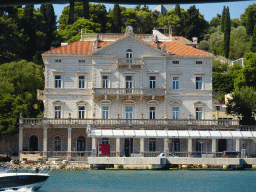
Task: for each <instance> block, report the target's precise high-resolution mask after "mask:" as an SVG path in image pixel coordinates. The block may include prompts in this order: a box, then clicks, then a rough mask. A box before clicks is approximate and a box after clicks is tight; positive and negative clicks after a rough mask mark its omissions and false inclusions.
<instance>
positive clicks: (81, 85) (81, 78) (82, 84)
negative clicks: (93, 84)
mask: <svg viewBox="0 0 256 192" xmlns="http://www.w3.org/2000/svg"><path fill="white" fill-rule="evenodd" d="M79 88H80V89H84V88H85V76H79Z"/></svg>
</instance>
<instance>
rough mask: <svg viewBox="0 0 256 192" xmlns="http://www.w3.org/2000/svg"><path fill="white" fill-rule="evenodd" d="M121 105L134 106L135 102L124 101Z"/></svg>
mask: <svg viewBox="0 0 256 192" xmlns="http://www.w3.org/2000/svg"><path fill="white" fill-rule="evenodd" d="M123 104H124V105H135V104H136V102H135V101H133V100H125V101H124V102H123Z"/></svg>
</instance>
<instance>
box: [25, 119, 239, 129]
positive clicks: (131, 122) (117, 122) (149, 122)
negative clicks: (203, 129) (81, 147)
mask: <svg viewBox="0 0 256 192" xmlns="http://www.w3.org/2000/svg"><path fill="white" fill-rule="evenodd" d="M87 124H91V125H93V126H94V127H100V128H104V126H106V127H109V126H111V127H112V128H114V127H118V126H127V127H132V126H143V127H145V128H146V127H151V128H157V127H161V126H162V127H169V126H177V127H178V126H191V127H192V126H197V127H198V126H216V128H217V127H218V126H220V127H225V128H226V127H229V126H238V125H239V121H238V120H207V119H204V120H198V119H178V120H174V119H74V118H65V119H54V118H21V119H20V125H23V126H31V125H33V126H40V127H42V126H43V125H46V126H47V125H48V126H56V127H62V126H63V127H65V125H72V126H74V127H76V126H77V127H84V128H86V125H87Z"/></svg>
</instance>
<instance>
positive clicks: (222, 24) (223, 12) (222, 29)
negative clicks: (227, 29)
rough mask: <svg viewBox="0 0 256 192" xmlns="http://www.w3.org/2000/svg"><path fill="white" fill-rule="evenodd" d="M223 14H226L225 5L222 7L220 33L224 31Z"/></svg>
mask: <svg viewBox="0 0 256 192" xmlns="http://www.w3.org/2000/svg"><path fill="white" fill-rule="evenodd" d="M225 15H226V6H224V7H223V11H222V16H221V32H222V33H224V26H225Z"/></svg>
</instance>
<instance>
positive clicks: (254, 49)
mask: <svg viewBox="0 0 256 192" xmlns="http://www.w3.org/2000/svg"><path fill="white" fill-rule="evenodd" d="M251 52H253V53H256V25H254V30H253V36H252V44H251Z"/></svg>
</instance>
